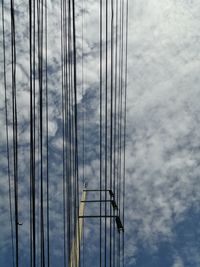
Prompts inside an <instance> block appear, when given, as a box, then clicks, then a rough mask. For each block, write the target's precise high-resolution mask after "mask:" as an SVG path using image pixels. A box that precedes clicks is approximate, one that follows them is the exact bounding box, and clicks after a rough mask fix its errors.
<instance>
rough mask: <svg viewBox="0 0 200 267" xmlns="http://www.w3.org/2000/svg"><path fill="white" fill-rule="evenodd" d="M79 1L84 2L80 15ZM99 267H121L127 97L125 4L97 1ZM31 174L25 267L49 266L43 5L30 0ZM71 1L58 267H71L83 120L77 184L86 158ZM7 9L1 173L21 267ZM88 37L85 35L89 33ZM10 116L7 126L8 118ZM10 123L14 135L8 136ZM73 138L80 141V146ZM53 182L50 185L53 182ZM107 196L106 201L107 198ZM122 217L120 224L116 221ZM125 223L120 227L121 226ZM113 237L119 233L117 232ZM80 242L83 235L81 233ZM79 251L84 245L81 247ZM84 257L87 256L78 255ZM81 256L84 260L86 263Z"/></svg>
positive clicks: (66, 24)
mask: <svg viewBox="0 0 200 267" xmlns="http://www.w3.org/2000/svg"><path fill="white" fill-rule="evenodd" d="M84 4H85V0H82V9H83V8H84ZM98 4H99V67H100V68H99V69H100V71H99V99H98V101H99V114H100V116H99V165H100V173H99V189H98V191H99V197H100V201H99V203H100V205H99V206H100V208H99V218H100V219H99V225H100V230H99V266H100V267H106V266H110V267H120V266H124V264H125V263H124V252H125V251H124V250H125V246H124V231H119V229H123V228H124V218H125V215H124V209H125V161H126V158H125V147H126V141H125V140H126V97H127V43H128V0H110V1H108V0H99V1H98ZM28 6H29V11H28V14H29V25H28V29H29V88H30V125H29V126H30V135H29V141H30V142H29V151H30V159H29V163H30V173H29V175H27V179H29V183H28V184H29V211H30V212H29V249H28V251H29V266H31V267H36V266H41V267H45V266H52V255H53V254H52V253H53V251H52V249H51V245H52V242H53V241H52V239H51V231H52V225H51V201H52V199H51V198H52V196H50V187H51V177H50V171H49V169H50V161H49V158H50V150H49V119H50V118H49V114H50V113H49V86H48V78H49V73H48V1H47V0H36V1H35V0H29V1H28ZM75 7H76V1H75V0H68V1H65V0H60V13H61V24H60V29H58V30H60V36H61V38H60V52H61V58H60V62H61V64H60V65H61V77H62V82H61V92H62V94H61V99H62V101H61V127H62V208H61V214H62V225H63V229H62V232H63V239H62V240H63V251H62V257H63V260H62V262H63V266H64V267H66V266H69V262H70V254H71V249H72V243H73V240H74V238H75V236H76V235H77V224H78V223H79V188H80V187H79V151H78V137H79V136H78V120H79V119H80V120H82V121H83V123H82V125H83V129H82V135H81V138H80V140H81V141H82V148H81V149H79V150H80V151H82V156H81V157H82V165H83V174H82V178H83V182H84V183H85V181H86V177H85V172H84V165H85V164H86V160H85V124H86V123H87V122H86V120H85V114H84V112H83V113H82V117H81V118H79V117H78V110H77V107H78V106H77V55H76V49H77V45H76V10H75ZM5 9H6V7H5V3H4V0H2V26H3V31H2V36H3V61H4V65H3V71H4V89H5V124H6V141H7V163H8V164H7V166H8V168H7V173H8V188H9V192H8V193H9V214H10V226H11V247H12V265H13V267H14V266H16V267H18V266H21V265H20V238H19V237H20V227H23V224H22V222H20V218H19V217H20V216H19V214H20V205H19V200H20V196H19V170H18V169H19V158H18V151H19V147H18V129H19V125H18V105H17V86H16V79H17V76H16V63H17V58H16V28H15V23H16V15H15V0H10V21H11V29H10V33H11V40H10V47H11V65H12V69H11V74H12V76H11V90H10V92H11V105H10V107H11V108H10V107H9V106H8V85H7V75H6V62H7V58H6V42H5V39H6V38H5V15H4V13H5ZM82 13H83V14H82V36H81V39H82V42H81V45H82V59H81V68H82V73H81V76H82V97H83V96H84V90H85V88H84V75H85V68H86V66H85V65H86V63H85V62H84V50H83V39H84V34H85V33H83V31H84V27H83V23H84V12H82ZM87 34H88V33H87ZM9 110H10V114H11V116H10V117H11V122H9V119H8V113H9ZM9 123H10V124H11V125H12V135H11V139H12V142H11V141H10V138H9V129H10V128H9ZM80 140H79V142H80ZM54 179H56V178H55V177H54ZM108 192H109V193H110V197H109V195H108ZM120 218H121V219H120ZM122 225H123V227H122ZM118 231H119V232H120V233H118ZM83 242H84V233H83ZM83 247H84V246H83ZM83 253H85V250H83ZM85 257H86V255H84V257H82V258H83V262H82V263H81V264H82V265H83V266H85V264H84V258H85Z"/></svg>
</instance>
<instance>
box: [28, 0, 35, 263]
mask: <svg viewBox="0 0 200 267" xmlns="http://www.w3.org/2000/svg"><path fill="white" fill-rule="evenodd" d="M29 64H30V66H29V68H30V74H29V75H30V81H29V83H30V266H31V267H32V266H33V261H34V260H33V258H34V257H33V179H34V178H33V176H34V175H33V150H34V149H33V88H32V1H31V0H29Z"/></svg>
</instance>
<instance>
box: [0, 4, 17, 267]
mask: <svg viewBox="0 0 200 267" xmlns="http://www.w3.org/2000/svg"><path fill="white" fill-rule="evenodd" d="M2 27H3V30H2V34H3V62H4V63H3V73H4V74H3V77H4V89H5V120H6V149H7V172H8V190H9V216H10V227H11V229H10V231H11V247H12V265H13V267H14V265H15V260H14V231H13V215H12V195H11V172H10V150H9V137H8V136H9V134H8V105H7V77H6V46H5V25H4V0H2Z"/></svg>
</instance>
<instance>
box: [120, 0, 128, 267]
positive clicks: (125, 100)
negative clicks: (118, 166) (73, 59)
mask: <svg viewBox="0 0 200 267" xmlns="http://www.w3.org/2000/svg"><path fill="white" fill-rule="evenodd" d="M128 1H129V0H126V25H125V29H126V33H125V85H124V86H125V89H124V90H125V92H124V148H123V149H124V166H123V170H124V173H123V213H122V222H123V225H124V224H125V220H124V217H125V193H126V188H125V183H126V120H127V118H126V117H127V115H126V112H127V67H128V65H127V63H128V60H127V55H128V6H129V5H128V4H129V2H128ZM124 227H125V225H124ZM122 242H123V243H122V254H123V265H122V266H123V267H124V266H125V258H124V257H125V255H124V252H125V239H124V232H123V241H122Z"/></svg>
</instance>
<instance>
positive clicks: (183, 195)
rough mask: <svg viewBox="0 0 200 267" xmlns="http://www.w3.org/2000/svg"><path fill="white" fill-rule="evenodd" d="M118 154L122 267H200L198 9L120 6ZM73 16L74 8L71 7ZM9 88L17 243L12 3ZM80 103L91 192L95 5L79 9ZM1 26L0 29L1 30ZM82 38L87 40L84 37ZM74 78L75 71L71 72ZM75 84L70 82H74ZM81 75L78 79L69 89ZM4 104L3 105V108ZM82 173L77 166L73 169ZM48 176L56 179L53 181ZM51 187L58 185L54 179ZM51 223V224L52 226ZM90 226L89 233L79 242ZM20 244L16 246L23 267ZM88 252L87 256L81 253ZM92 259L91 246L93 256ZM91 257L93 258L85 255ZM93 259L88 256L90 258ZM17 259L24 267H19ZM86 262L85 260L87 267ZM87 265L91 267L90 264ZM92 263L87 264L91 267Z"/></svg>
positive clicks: (24, 81) (54, 49)
mask: <svg viewBox="0 0 200 267" xmlns="http://www.w3.org/2000/svg"><path fill="white" fill-rule="evenodd" d="M129 2H130V6H129V45H128V96H127V149H126V153H127V156H126V158H127V159H126V215H125V216H126V223H125V244H126V245H125V248H126V249H125V251H126V253H125V256H126V265H125V266H126V267H134V266H136V267H147V266H148V267H160V266H162V267H190V266H191V267H198V266H200V257H199V247H200V233H199V231H200V230H199V229H200V228H199V221H200V220H199V218H200V153H199V143H200V131H199V124H200V105H199V99H200V75H199V69H200V54H199V50H200V18H199V13H200V3H199V1H198V0H190V1H189V0H165V1H161V0H129ZM5 3H6V6H7V8H6V11H5V15H6V19H5V27H6V42H7V44H9V40H10V35H9V31H10V19H9V1H8V0H6V1H5ZM59 3H60V2H59V1H57V0H55V1H53V0H49V1H48V14H49V24H48V26H49V29H48V31H49V34H48V38H49V39H48V55H49V61H48V69H49V92H50V93H49V97H50V99H49V104H50V112H49V125H50V153H51V157H50V163H51V164H50V165H51V174H52V175H51V176H50V179H51V182H52V186H51V191H50V195H51V199H52V200H53V201H52V202H51V207H50V208H51V216H52V224H53V225H54V227H53V229H54V230H53V231H52V235H51V238H52V241H53V240H55V238H56V237H55V236H57V243H56V245H55V244H54V243H53V245H52V251H53V253H54V256H55V261H59V260H60V250H61V243H62V233H61V230H60V229H61V227H62V224H61V216H60V205H61V202H60V201H61V200H60V194H61V192H62V185H61V178H59V177H61V162H60V153H61V149H62V139H61V132H60V127H59V126H60V119H61V113H60V109H59V106H60V104H61V87H60V86H61V69H60V47H59V45H60V43H59V40H60V33H59V31H58V30H56V29H58V27H59V25H60V5H59ZM76 4H77V13H78V14H80V12H81V1H76ZM15 6H16V10H17V12H16V17H17V22H18V23H17V25H16V32H17V35H16V43H17V76H18V79H17V88H18V105H19V107H20V108H19V116H18V117H19V127H20V129H21V130H20V131H19V144H20V146H19V158H20V161H21V162H23V163H24V164H21V165H20V169H19V172H20V195H21V201H20V205H21V211H20V212H21V218H22V221H23V222H24V224H23V227H22V229H21V233H20V234H21V236H24V237H27V235H28V218H27V215H26V213H27V210H28V204H26V202H27V199H28V196H27V194H26V192H27V186H28V184H27V182H26V179H27V178H26V177H27V173H28V172H29V167H28V155H29V154H28V153H29V151H28V138H29V127H28V121H29V89H28V84H29V77H28V71H27V70H28V69H29V67H28V64H29V61H28V60H29V56H28V13H27V11H28V9H27V1H25V0H16V1H15ZM85 10H86V12H85V23H84V40H83V44H84V51H85V57H84V64H85V84H84V85H85V86H84V96H82V93H81V87H80V86H79V87H78V101H79V105H80V107H82V108H83V109H84V110H85V114H86V117H87V121H88V122H87V126H86V141H87V142H86V151H87V153H88V154H87V162H86V163H85V173H86V175H87V179H88V182H89V183H90V185H91V187H92V186H95V184H96V180H95V179H94V177H97V175H98V174H97V173H98V153H97V149H98V148H97V145H96V140H95V138H96V132H95V129H96V128H97V127H98V123H97V118H98V116H99V113H98V112H99V107H98V102H97V101H98V100H97V94H98V93H97V91H98V83H97V81H98V79H99V67H98V64H97V62H98V56H99V54H98V38H99V33H98V30H97V29H98V21H97V16H96V15H95V14H97V13H98V12H99V5H98V1H97V0H95V1H92V0H85ZM81 22H82V21H81V17H80V16H77V46H78V49H77V52H78V54H79V53H80V51H81V50H80V45H81ZM0 23H1V22H0ZM1 32H2V24H0V33H1ZM86 33H89V34H86ZM0 47H1V48H0V66H1V67H0V110H1V113H0V177H1V178H0V211H1V213H0V225H1V227H0V266H3V267H4V266H5V267H9V266H11V265H10V263H9V262H7V263H5V261H7V259H8V258H10V241H9V240H10V228H9V224H8V221H9V213H8V207H9V206H8V184H7V176H6V157H5V156H6V154H5V142H6V137H5V127H4V126H5V118H4V116H5V115H4V88H3V68H2V66H3V65H2V63H3V61H2V60H3V51H2V34H1V37H0ZM9 49H10V48H9V47H8V46H7V65H6V67H7V78H8V87H9V86H10V79H9V78H10V74H11V64H10V56H11V55H10V50H9ZM77 73H81V71H80V69H79V65H78V72H77ZM78 75H79V74H78ZM80 80H81V76H80V75H79V76H78V82H79V81H80ZM8 104H10V102H8ZM80 171H81V167H80ZM55 177H58V178H57V179H55ZM59 179H60V180H59ZM55 221H56V222H57V223H56V224H55ZM92 231H93V226H92V225H91V224H88V228H87V238H89V237H88V236H90V235H91V233H92ZM27 244H28V240H27V238H23V242H22V245H21V255H22V266H27V265H26V257H27V250H26V246H27ZM89 249H91V248H89ZM93 249H94V251H95V247H94V248H93ZM92 251H93V250H92ZM94 255H95V254H94ZM23 258H24V260H23ZM93 261H94V262H95V259H94V257H91V262H93ZM94 262H93V264H94ZM91 264H92V263H90V264H89V266H91Z"/></svg>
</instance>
